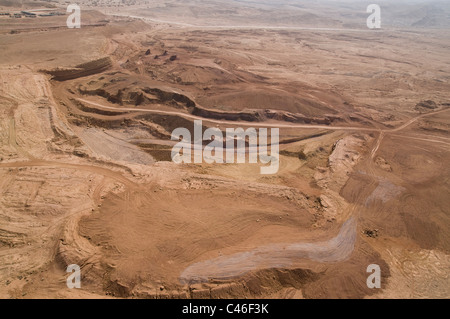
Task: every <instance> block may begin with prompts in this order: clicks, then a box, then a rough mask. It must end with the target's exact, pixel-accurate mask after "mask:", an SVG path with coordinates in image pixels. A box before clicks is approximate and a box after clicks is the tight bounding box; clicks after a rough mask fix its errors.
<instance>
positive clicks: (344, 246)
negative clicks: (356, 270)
mask: <svg viewBox="0 0 450 319" xmlns="http://www.w3.org/2000/svg"><path fill="white" fill-rule="evenodd" d="M355 241H356V219H355V218H354V217H351V218H350V219H348V220H347V221H346V222H345V223H344V224H343V225H342V228H341V230H340V232H339V234H338V235H337V236H336V237H334V238H332V239H330V240H328V241H323V242H313V243H295V244H277V245H268V246H263V247H258V248H256V249H254V250H252V251H247V252H241V253H236V254H234V255H229V256H221V257H218V258H215V259H210V260H206V261H202V262H199V263H196V264H193V265H191V266H189V267H188V268H186V269H185V270H184V271H183V273H182V274H181V276H180V281H181V282H182V283H198V282H206V281H208V280H209V279H219V280H224V279H230V278H235V277H239V276H242V275H244V274H245V273H247V272H250V271H252V270H257V269H268V268H285V267H293V266H295V264H296V263H297V262H298V261H301V260H305V259H309V260H312V261H317V262H322V263H323V262H339V261H343V260H345V259H347V258H348V257H349V256H350V255H351V253H352V252H353V249H354V246H355Z"/></svg>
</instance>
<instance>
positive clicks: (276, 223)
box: [0, 0, 450, 299]
mask: <svg viewBox="0 0 450 319" xmlns="http://www.w3.org/2000/svg"><path fill="white" fill-rule="evenodd" d="M68 4H69V2H67V3H66V2H64V1H60V2H56V1H53V2H52V1H49V2H39V1H34V2H31V1H30V2H27V1H13V0H10V1H9V0H8V1H6V0H1V1H0V12H2V13H6V12H8V13H11V14H14V13H17V14H20V12H21V11H26V12H29V11H32V10H41V9H45V10H47V11H32V12H48V11H49V12H60V13H61V15H51V16H37V17H35V18H29V17H26V16H23V17H21V18H12V17H10V16H7V15H1V16H0V114H1V115H0V298H289V299H291V298H293V299H300V298H309V299H315V298H449V297H450V288H449V287H450V279H449V273H450V255H449V254H450V237H449V234H450V233H449V230H450V219H449V218H450V211H449V205H448V204H449V198H450V178H449V177H450V156H449V155H450V132H449V131H450V84H449V82H450V59H449V57H450V31H449V30H450V29H449V24H450V19H449V16H450V15H449V13H450V6H449V5H448V4H447V3H446V2H443V1H442V2H440V1H436V2H430V3H426V2H421V1H409V2H407V1H404V2H398V3H397V2H396V4H389V3H388V2H386V1H384V2H382V1H380V5H381V6H382V8H383V11H382V14H383V20H382V21H383V27H382V28H381V29H379V30H371V29H368V28H367V26H366V19H367V16H368V13H366V7H367V5H368V3H365V2H364V1H361V2H359V1H356V2H355V1H353V2H352V1H342V2H336V1H323V2H322V1H320V2H319V1H304V2H301V4H299V2H298V1H289V0H285V1H277V2H275V3H274V1H213V0H211V1H195V0H191V1H177V0H162V1H152V2H151V3H150V2H148V1H137V0H136V1H123V2H120V3H119V2H115V1H100V0H99V1H85V2H83V1H82V2H79V3H78V4H79V5H80V7H81V10H82V11H81V28H75V29H69V28H67V26H66V19H67V17H68V13H66V7H67V5H68ZM383 5H384V6H383ZM196 120H202V123H203V130H206V129H207V128H218V129H220V130H221V131H222V132H225V131H226V129H227V128H244V129H246V128H279V131H280V145H279V147H280V160H279V170H278V172H277V173H276V174H273V175H262V174H260V167H261V165H262V164H261V163H259V164H249V163H247V164H233V163H226V164H207V163H199V164H176V163H174V162H173V161H172V160H171V150H172V147H173V146H174V145H175V144H176V141H174V140H172V139H171V135H172V132H173V131H174V130H175V129H176V128H187V129H189V130H190V131H193V130H194V121H196ZM71 264H76V265H79V266H80V267H81V285H82V286H81V289H69V288H68V287H67V285H66V278H67V276H68V273H67V272H66V268H67V266H68V265H71ZM371 264H377V265H379V266H380V268H381V288H380V289H370V288H369V287H367V284H366V280H367V277H368V276H369V275H370V274H369V273H367V271H366V270H367V267H368V266H369V265H371Z"/></svg>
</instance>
